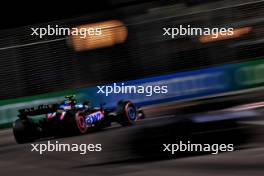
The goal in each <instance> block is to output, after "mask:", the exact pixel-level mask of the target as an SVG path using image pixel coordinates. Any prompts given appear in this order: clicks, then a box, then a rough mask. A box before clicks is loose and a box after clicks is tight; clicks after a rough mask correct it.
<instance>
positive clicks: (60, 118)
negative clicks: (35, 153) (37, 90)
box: [13, 96, 145, 143]
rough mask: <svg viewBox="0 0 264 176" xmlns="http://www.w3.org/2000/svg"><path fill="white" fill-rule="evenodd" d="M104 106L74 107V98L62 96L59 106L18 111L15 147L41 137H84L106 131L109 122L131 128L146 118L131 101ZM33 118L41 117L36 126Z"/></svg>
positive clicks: (78, 105) (51, 105)
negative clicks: (95, 131)
mask: <svg viewBox="0 0 264 176" xmlns="http://www.w3.org/2000/svg"><path fill="white" fill-rule="evenodd" d="M103 106H104V104H101V105H100V107H90V103H89V102H83V103H77V101H76V99H75V98H74V96H65V100H64V101H63V102H62V103H61V104H50V105H39V106H38V107H37V108H34V107H32V108H28V109H21V110H19V114H18V117H19V118H18V119H17V120H16V121H15V122H14V123H13V134H14V137H15V139H16V141H17V143H26V142H33V141H35V140H36V139H39V138H43V137H51V136H54V137H56V136H65V135H77V134H84V133H86V132H87V131H89V130H90V131H92V130H96V129H101V128H105V127H109V126H111V123H112V122H118V123H120V124H121V125H123V126H127V125H132V124H134V123H135V121H137V120H138V119H141V118H144V117H145V115H144V112H143V111H142V110H141V109H140V108H137V107H136V106H135V105H134V104H133V103H132V102H130V101H119V102H118V103H117V107H116V108H113V109H110V108H109V109H107V108H104V107H103ZM36 116H41V118H38V119H39V120H38V121H37V122H36V120H35V118H33V117H36Z"/></svg>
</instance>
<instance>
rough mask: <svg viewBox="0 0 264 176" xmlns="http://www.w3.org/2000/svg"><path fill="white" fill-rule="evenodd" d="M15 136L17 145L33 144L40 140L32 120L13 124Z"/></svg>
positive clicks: (18, 120)
mask: <svg viewBox="0 0 264 176" xmlns="http://www.w3.org/2000/svg"><path fill="white" fill-rule="evenodd" d="M13 134H14V137H15V140H16V142H17V143H19V144H22V143H28V142H33V141H35V140H36V139H37V138H38V130H37V127H36V126H35V124H34V123H33V122H32V121H31V119H28V120H24V121H22V120H21V119H17V120H16V121H15V122H14V123H13Z"/></svg>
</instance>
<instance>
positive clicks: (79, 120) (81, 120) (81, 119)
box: [75, 112, 87, 134]
mask: <svg viewBox="0 0 264 176" xmlns="http://www.w3.org/2000/svg"><path fill="white" fill-rule="evenodd" d="M75 123H76V127H77V132H78V133H79V134H84V133H86V132H87V125H86V122H85V116H84V114H83V113H82V112H77V113H76V115H75Z"/></svg>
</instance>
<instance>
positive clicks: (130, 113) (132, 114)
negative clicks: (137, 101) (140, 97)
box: [117, 101, 137, 126]
mask: <svg viewBox="0 0 264 176" xmlns="http://www.w3.org/2000/svg"><path fill="white" fill-rule="evenodd" d="M117 115H118V117H119V123H120V124H121V125H123V126H128V125H133V124H135V122H136V121H137V109H136V107H135V105H134V104H133V103H132V102H130V101H120V102H118V105H117Z"/></svg>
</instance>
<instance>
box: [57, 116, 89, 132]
mask: <svg viewBox="0 0 264 176" xmlns="http://www.w3.org/2000/svg"><path fill="white" fill-rule="evenodd" d="M63 124H64V125H63V133H62V135H70V136H71V135H79V134H84V133H86V132H87V125H86V122H85V116H84V114H83V112H82V111H77V112H76V111H68V112H67V113H66V114H65V117H64V122H63Z"/></svg>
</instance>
